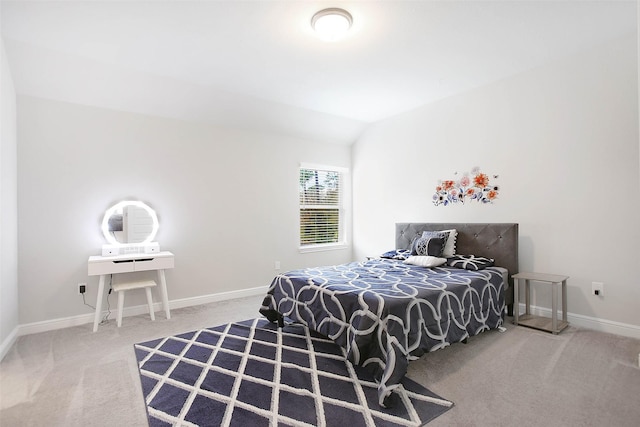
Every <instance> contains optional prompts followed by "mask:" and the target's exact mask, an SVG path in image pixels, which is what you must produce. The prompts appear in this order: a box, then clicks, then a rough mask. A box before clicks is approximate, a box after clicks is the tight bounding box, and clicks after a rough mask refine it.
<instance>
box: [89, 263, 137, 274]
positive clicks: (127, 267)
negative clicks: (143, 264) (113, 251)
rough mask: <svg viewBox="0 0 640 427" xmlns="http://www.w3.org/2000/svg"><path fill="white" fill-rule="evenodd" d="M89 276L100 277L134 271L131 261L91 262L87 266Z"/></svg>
mask: <svg viewBox="0 0 640 427" xmlns="http://www.w3.org/2000/svg"><path fill="white" fill-rule="evenodd" d="M87 267H88V272H89V276H100V275H102V274H114V273H127V272H130V271H135V270H134V262H133V260H126V261H120V260H119V261H116V260H104V261H102V260H101V261H92V262H89V264H88V265H87Z"/></svg>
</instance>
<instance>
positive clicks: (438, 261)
mask: <svg viewBox="0 0 640 427" xmlns="http://www.w3.org/2000/svg"><path fill="white" fill-rule="evenodd" d="M403 262H404V263H405V264H411V265H417V266H420V267H439V266H441V265H443V264H444V263H446V262H447V259H446V258H438V257H435V256H425V255H412V256H410V257H409V258H407V259H406V260H404V261H403Z"/></svg>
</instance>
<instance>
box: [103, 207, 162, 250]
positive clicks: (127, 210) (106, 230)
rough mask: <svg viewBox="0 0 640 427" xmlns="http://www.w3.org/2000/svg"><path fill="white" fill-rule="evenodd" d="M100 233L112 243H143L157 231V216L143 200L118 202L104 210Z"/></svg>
mask: <svg viewBox="0 0 640 427" xmlns="http://www.w3.org/2000/svg"><path fill="white" fill-rule="evenodd" d="M102 233H103V234H104V237H105V239H107V242H109V243H110V244H112V245H131V244H135V245H138V244H140V245H144V244H147V243H150V242H152V241H153V239H154V238H155V237H156V234H157V233H158V216H157V215H156V212H155V211H154V210H153V209H151V208H150V207H149V206H148V205H147V204H146V203H144V202H139V201H124V202H120V203H118V204H116V205H114V206H112V207H111V208H109V210H107V212H105V214H104V218H103V219H102Z"/></svg>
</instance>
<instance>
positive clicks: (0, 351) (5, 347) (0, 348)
mask: <svg viewBox="0 0 640 427" xmlns="http://www.w3.org/2000/svg"><path fill="white" fill-rule="evenodd" d="M16 339H18V327H15V328H13V331H11V333H10V334H9V336H7V338H5V340H4V341H2V343H1V344H0V362H1V361H2V359H4V356H6V355H7V353H8V352H9V349H11V346H12V345H13V344H14V343H15V342H16Z"/></svg>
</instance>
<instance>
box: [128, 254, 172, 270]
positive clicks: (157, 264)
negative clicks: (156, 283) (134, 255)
mask: <svg viewBox="0 0 640 427" xmlns="http://www.w3.org/2000/svg"><path fill="white" fill-rule="evenodd" d="M173 259H174V258H173V256H167V257H163V256H160V257H153V258H142V259H137V260H136V261H135V270H134V271H146V270H164V269H167V268H173Z"/></svg>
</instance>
